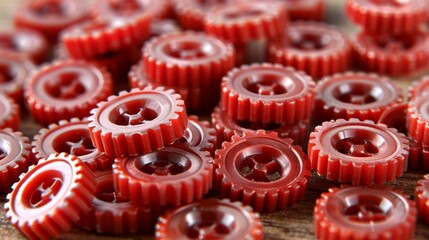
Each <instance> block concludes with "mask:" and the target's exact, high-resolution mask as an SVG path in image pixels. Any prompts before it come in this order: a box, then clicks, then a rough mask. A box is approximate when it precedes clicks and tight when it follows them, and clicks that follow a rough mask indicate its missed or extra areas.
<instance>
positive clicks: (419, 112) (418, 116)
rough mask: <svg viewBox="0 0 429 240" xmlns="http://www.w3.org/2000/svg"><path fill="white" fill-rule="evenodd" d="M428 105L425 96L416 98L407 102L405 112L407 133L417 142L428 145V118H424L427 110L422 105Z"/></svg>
mask: <svg viewBox="0 0 429 240" xmlns="http://www.w3.org/2000/svg"><path fill="white" fill-rule="evenodd" d="M424 105H429V104H428V100H427V98H425V97H420V98H416V99H414V100H413V101H411V102H409V107H408V112H407V128H408V134H409V135H410V136H411V137H412V138H414V139H415V140H416V141H417V142H419V143H422V144H423V145H425V146H429V138H428V137H427V136H429V119H426V118H425V116H427V115H428V114H429V113H428V112H429V111H428V110H427V109H428V108H425V107H423V106H424Z"/></svg>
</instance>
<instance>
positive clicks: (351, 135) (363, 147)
mask: <svg viewBox="0 0 429 240" xmlns="http://www.w3.org/2000/svg"><path fill="white" fill-rule="evenodd" d="M331 141H332V142H331V143H332V146H333V147H334V148H335V149H336V150H337V151H338V152H340V153H342V154H345V155H348V156H353V157H372V156H374V155H377V154H378V153H379V152H380V151H381V149H382V148H383V147H384V146H386V144H387V143H386V141H385V139H384V138H383V137H382V136H380V135H378V134H377V133H375V132H372V131H366V130H364V129H353V130H352V129H348V130H343V131H340V132H338V133H337V134H335V135H334V136H333V137H332V140H331Z"/></svg>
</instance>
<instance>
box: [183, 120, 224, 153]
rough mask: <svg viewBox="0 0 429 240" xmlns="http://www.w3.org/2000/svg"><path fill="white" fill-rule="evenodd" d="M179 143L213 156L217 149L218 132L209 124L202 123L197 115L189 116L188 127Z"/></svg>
mask: <svg viewBox="0 0 429 240" xmlns="http://www.w3.org/2000/svg"><path fill="white" fill-rule="evenodd" d="M178 142H179V143H188V144H189V145H190V146H192V147H197V148H199V149H201V151H207V152H209V153H210V155H211V156H213V155H214V151H215V149H217V137H216V131H215V130H214V128H212V127H210V123H209V122H207V121H200V120H199V118H198V116H195V115H191V116H188V127H187V128H186V130H185V132H184V133H183V137H182V138H181V139H179V140H178Z"/></svg>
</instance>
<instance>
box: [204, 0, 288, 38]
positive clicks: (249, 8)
mask: <svg viewBox="0 0 429 240" xmlns="http://www.w3.org/2000/svg"><path fill="white" fill-rule="evenodd" d="M204 24H205V31H206V32H207V33H208V34H211V35H213V36H216V37H218V38H220V39H223V40H227V41H229V42H232V43H234V44H238V43H241V44H242V43H248V42H249V41H252V40H262V39H266V40H269V39H277V38H279V37H282V36H283V35H284V31H285V29H286V26H287V24H288V17H287V12H286V6H285V5H284V4H282V3H280V2H277V1H263V2H261V1H232V2H230V3H227V4H222V5H219V6H216V7H213V8H211V9H210V10H209V11H208V12H207V13H206V15H205V23H204Z"/></svg>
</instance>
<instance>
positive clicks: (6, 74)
mask: <svg viewBox="0 0 429 240" xmlns="http://www.w3.org/2000/svg"><path fill="white" fill-rule="evenodd" d="M34 70H36V66H34V64H33V63H32V62H31V61H30V59H29V58H28V57H26V56H25V55H23V54H21V53H17V52H13V51H10V50H0V92H1V93H4V94H6V95H8V96H9V97H11V98H13V99H14V100H15V101H16V102H17V103H22V102H23V98H22V95H23V93H24V90H23V87H24V85H25V84H24V81H26V79H27V78H28V77H29V76H30V74H31V72H32V71H34Z"/></svg>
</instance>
